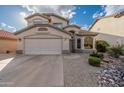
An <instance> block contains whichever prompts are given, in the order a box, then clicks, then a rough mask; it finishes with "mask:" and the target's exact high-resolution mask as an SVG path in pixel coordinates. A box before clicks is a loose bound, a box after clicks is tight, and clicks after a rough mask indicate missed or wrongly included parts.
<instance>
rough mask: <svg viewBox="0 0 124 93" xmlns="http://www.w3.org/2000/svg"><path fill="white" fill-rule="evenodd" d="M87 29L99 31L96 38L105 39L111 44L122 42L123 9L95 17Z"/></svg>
mask: <svg viewBox="0 0 124 93" xmlns="http://www.w3.org/2000/svg"><path fill="white" fill-rule="evenodd" d="M89 31H92V32H97V33H99V34H98V35H97V36H96V39H97V40H99V39H100V40H101V39H102V40H106V41H107V42H108V43H109V44H110V45H111V46H115V45H118V44H120V45H122V44H124V11H123V12H120V13H118V14H114V15H110V16H106V17H102V18H99V19H97V20H96V21H95V22H94V23H93V25H92V26H91V27H90V29H89Z"/></svg>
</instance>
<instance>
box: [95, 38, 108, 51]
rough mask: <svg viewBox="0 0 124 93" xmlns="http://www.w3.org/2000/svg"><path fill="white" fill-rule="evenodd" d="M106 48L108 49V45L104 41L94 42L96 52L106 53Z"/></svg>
mask: <svg viewBox="0 0 124 93" xmlns="http://www.w3.org/2000/svg"><path fill="white" fill-rule="evenodd" d="M107 47H109V44H108V43H107V42H106V41H104V40H97V41H96V49H97V51H98V52H106V51H107Z"/></svg>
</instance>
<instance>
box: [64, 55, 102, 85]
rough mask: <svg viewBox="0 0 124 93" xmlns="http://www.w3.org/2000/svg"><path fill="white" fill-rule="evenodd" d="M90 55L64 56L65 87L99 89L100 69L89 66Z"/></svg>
mask: <svg viewBox="0 0 124 93" xmlns="http://www.w3.org/2000/svg"><path fill="white" fill-rule="evenodd" d="M88 57H89V55H88V54H72V55H64V58H63V60H64V61H63V62H64V63H63V64H64V66H63V67H64V86H66V87H97V86H98V84H97V76H96V72H97V71H100V69H101V68H100V67H93V66H91V65H89V64H88Z"/></svg>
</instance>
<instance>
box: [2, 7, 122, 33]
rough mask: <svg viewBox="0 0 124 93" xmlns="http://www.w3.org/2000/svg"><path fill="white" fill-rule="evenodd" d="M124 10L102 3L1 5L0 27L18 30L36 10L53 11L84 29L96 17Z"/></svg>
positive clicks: (12, 30)
mask: <svg viewBox="0 0 124 93" xmlns="http://www.w3.org/2000/svg"><path fill="white" fill-rule="evenodd" d="M120 11H124V6H122V5H121V6H119V5H116V6H112V5H111V6H103V5H102V6H101V5H76V6H75V5H68V6H61V5H57V6H49V5H42V6H33V5H32V6H21V5H3V6H2V5H1V6H0V29H5V30H8V31H10V32H14V31H17V30H19V29H22V28H24V27H25V26H26V22H25V20H24V18H25V17H26V16H28V15H30V14H33V13H35V12H41V13H42V12H53V13H57V14H59V15H61V16H64V17H66V18H68V19H69V20H70V24H77V25H80V26H81V27H82V29H88V27H89V26H91V24H92V23H93V21H94V20H95V19H96V18H99V17H102V16H108V15H111V14H114V13H118V12H120Z"/></svg>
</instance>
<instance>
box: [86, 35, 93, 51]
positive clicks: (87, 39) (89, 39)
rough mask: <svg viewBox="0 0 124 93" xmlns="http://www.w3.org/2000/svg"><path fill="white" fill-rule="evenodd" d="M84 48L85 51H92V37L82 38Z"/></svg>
mask: <svg viewBox="0 0 124 93" xmlns="http://www.w3.org/2000/svg"><path fill="white" fill-rule="evenodd" d="M84 47H85V49H92V48H93V38H92V37H89V36H88V37H85V38H84Z"/></svg>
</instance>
